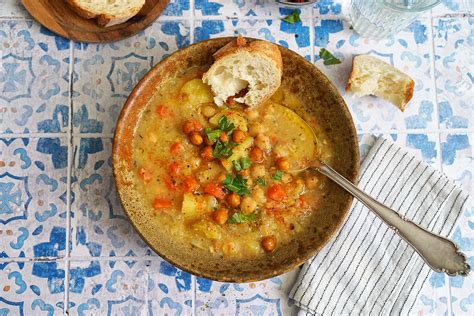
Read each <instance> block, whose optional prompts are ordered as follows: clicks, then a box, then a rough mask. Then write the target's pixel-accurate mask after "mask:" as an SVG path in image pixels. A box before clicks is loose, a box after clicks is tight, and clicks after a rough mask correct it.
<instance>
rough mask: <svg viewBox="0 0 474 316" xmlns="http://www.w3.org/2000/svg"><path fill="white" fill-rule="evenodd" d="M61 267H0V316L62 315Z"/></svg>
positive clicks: (46, 264)
mask: <svg viewBox="0 0 474 316" xmlns="http://www.w3.org/2000/svg"><path fill="white" fill-rule="evenodd" d="M64 269H65V263H64V262H55V261H42V262H2V263H0V284H1V285H2V288H1V289H0V314H1V315H34V314H36V315H45V314H47V315H63V310H64V275H65V272H64Z"/></svg>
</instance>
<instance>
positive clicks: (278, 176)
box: [272, 170, 283, 181]
mask: <svg viewBox="0 0 474 316" xmlns="http://www.w3.org/2000/svg"><path fill="white" fill-rule="evenodd" d="M282 176H283V171H281V170H277V171H276V172H275V174H274V175H273V177H272V179H273V180H278V181H280V180H281V177H282Z"/></svg>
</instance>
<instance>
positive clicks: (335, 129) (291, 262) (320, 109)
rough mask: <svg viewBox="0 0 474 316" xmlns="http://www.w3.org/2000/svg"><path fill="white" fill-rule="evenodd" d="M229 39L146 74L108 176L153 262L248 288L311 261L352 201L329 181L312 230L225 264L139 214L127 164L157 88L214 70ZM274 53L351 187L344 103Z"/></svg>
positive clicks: (125, 113) (351, 153)
mask: <svg viewBox="0 0 474 316" xmlns="http://www.w3.org/2000/svg"><path fill="white" fill-rule="evenodd" d="M231 40H234V38H232V37H228V38H217V39H212V40H208V41H204V42H199V43H197V44H194V45H191V46H189V47H186V48H184V49H181V50H179V51H177V52H175V53H174V54H172V55H170V56H169V57H167V58H166V59H164V60H162V61H161V62H160V63H159V64H157V65H156V66H155V67H153V69H151V70H150V71H149V72H148V73H147V74H146V75H145V77H144V78H143V79H142V80H141V81H140V82H139V83H138V85H137V86H136V87H135V89H134V90H133V92H132V93H131V94H130V96H129V98H128V100H127V102H126V103H125V106H124V107H123V109H122V112H121V114H120V117H119V120H118V122H117V126H116V129H115V136H114V144H113V154H112V158H113V172H114V177H115V182H116V187H117V191H118V193H119V197H120V200H121V202H122V205H123V207H124V209H125V213H126V214H127V216H128V218H129V219H130V222H131V223H132V225H133V226H134V228H135V229H136V231H137V232H138V234H139V235H140V236H141V237H142V238H143V240H144V241H145V242H147V244H148V245H149V246H150V247H151V248H152V249H153V250H154V251H155V252H156V253H157V254H158V255H160V256H161V257H162V258H164V259H166V260H167V261H169V262H170V263H172V264H174V265H175V266H177V267H179V268H180V269H182V270H185V271H187V272H189V273H192V274H194V275H197V276H200V277H205V278H208V279H213V280H217V281H223V282H250V281H257V280H262V279H267V278H270V277H273V276H276V275H279V274H282V273H284V272H287V271H289V270H291V269H293V268H296V267H298V266H299V265H301V264H303V263H304V262H305V261H306V260H308V259H309V258H311V257H312V256H314V255H315V254H316V253H317V252H318V251H319V250H320V249H321V248H322V247H323V246H324V245H325V244H326V243H327V242H328V241H329V240H330V239H331V238H332V237H333V235H334V234H335V233H336V231H337V230H338V228H339V227H340V226H341V224H342V222H343V221H344V219H345V217H346V215H347V212H348V210H349V207H350V205H351V202H352V198H351V196H350V195H349V194H347V193H346V192H345V191H344V190H342V189H341V188H340V187H339V186H337V185H336V184H335V183H333V182H331V181H328V190H327V192H328V193H327V194H326V195H325V196H324V198H322V199H321V200H322V201H321V207H320V210H323V211H319V212H313V213H315V214H314V225H312V226H311V227H310V228H309V229H306V230H304V231H303V232H301V233H299V234H297V235H296V236H295V238H294V239H293V240H292V241H291V242H290V243H289V244H288V245H285V246H282V247H278V248H277V250H275V251H274V252H272V253H270V254H266V255H264V256H261V257H256V258H252V259H245V260H244V259H232V258H223V257H219V256H217V255H216V256H213V255H210V254H209V253H208V252H206V251H205V250H201V249H198V248H195V247H193V246H191V245H189V246H186V245H183V244H179V243H177V242H174V241H173V240H171V239H170V238H168V236H164V234H160V232H159V231H157V229H156V226H153V224H151V222H152V221H150V220H149V219H150V217H151V216H152V215H151V214H148V213H149V212H145V211H144V210H146V209H147V207H146V206H145V205H144V202H143V201H142V199H141V194H140V192H137V190H136V189H135V186H134V179H135V177H134V174H133V170H132V165H131V162H132V152H133V150H132V147H133V143H134V142H133V141H134V137H135V131H136V127H137V124H138V123H139V120H140V116H141V115H142V113H143V112H144V110H145V108H146V107H147V105H148V103H149V101H150V100H151V99H152V97H153V95H154V93H155V91H156V89H157V86H159V85H160V84H161V83H163V82H166V81H167V80H169V79H172V78H174V77H177V76H179V75H180V74H181V73H182V72H183V71H184V70H185V69H188V68H190V67H192V66H205V65H210V64H212V62H213V57H212V54H213V53H214V52H216V51H217V50H218V49H219V48H221V47H222V46H224V45H225V44H227V43H228V42H230V41H231ZM248 40H252V39H248ZM279 48H280V51H281V54H282V58H283V78H282V86H283V87H285V88H287V89H289V90H290V91H291V92H293V93H294V94H296V95H297V96H298V97H299V98H300V100H301V101H303V103H304V106H305V109H306V111H307V112H309V113H311V114H314V115H315V116H316V117H317V118H318V124H319V125H320V126H321V127H322V128H323V130H324V131H325V133H326V135H327V137H328V139H329V142H330V143H331V146H332V149H333V152H334V153H335V154H334V158H333V160H332V161H331V165H332V167H333V168H334V169H335V170H337V171H338V172H340V173H341V174H342V175H343V176H345V177H346V178H347V179H349V180H350V181H352V182H355V181H356V179H357V175H358V172H359V149H358V148H359V147H358V141H357V134H356V130H355V127H354V123H353V121H352V118H351V115H350V112H349V110H348V109H347V106H346V104H345V102H344V100H343V98H342V97H341V95H340V94H339V93H338V91H337V89H336V88H335V87H334V86H333V84H332V83H331V82H330V81H329V80H328V79H327V77H326V76H325V75H324V74H323V73H321V71H319V70H318V69H317V68H316V67H315V66H314V65H313V64H311V63H310V62H308V61H307V60H306V59H304V58H303V57H301V56H300V55H298V54H297V53H295V52H293V51H291V50H289V49H286V48H284V47H279ZM312 216H313V215H312Z"/></svg>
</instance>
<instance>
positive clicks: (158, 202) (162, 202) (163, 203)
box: [153, 197, 173, 210]
mask: <svg viewBox="0 0 474 316" xmlns="http://www.w3.org/2000/svg"><path fill="white" fill-rule="evenodd" d="M171 206H173V202H172V201H171V200H170V199H165V198H158V197H157V198H155V199H154V200H153V208H154V209H155V210H161V209H164V208H170V207H171Z"/></svg>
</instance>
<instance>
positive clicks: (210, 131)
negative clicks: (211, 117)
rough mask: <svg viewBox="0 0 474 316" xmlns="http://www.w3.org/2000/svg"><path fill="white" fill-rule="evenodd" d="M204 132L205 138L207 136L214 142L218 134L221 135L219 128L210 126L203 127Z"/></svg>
mask: <svg viewBox="0 0 474 316" xmlns="http://www.w3.org/2000/svg"><path fill="white" fill-rule="evenodd" d="M204 133H206V135H207V138H209V140H210V141H211V142H215V141H216V140H217V139H218V138H219V136H221V133H222V131H221V130H220V129H214V130H213V129H211V128H206V129H204Z"/></svg>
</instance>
